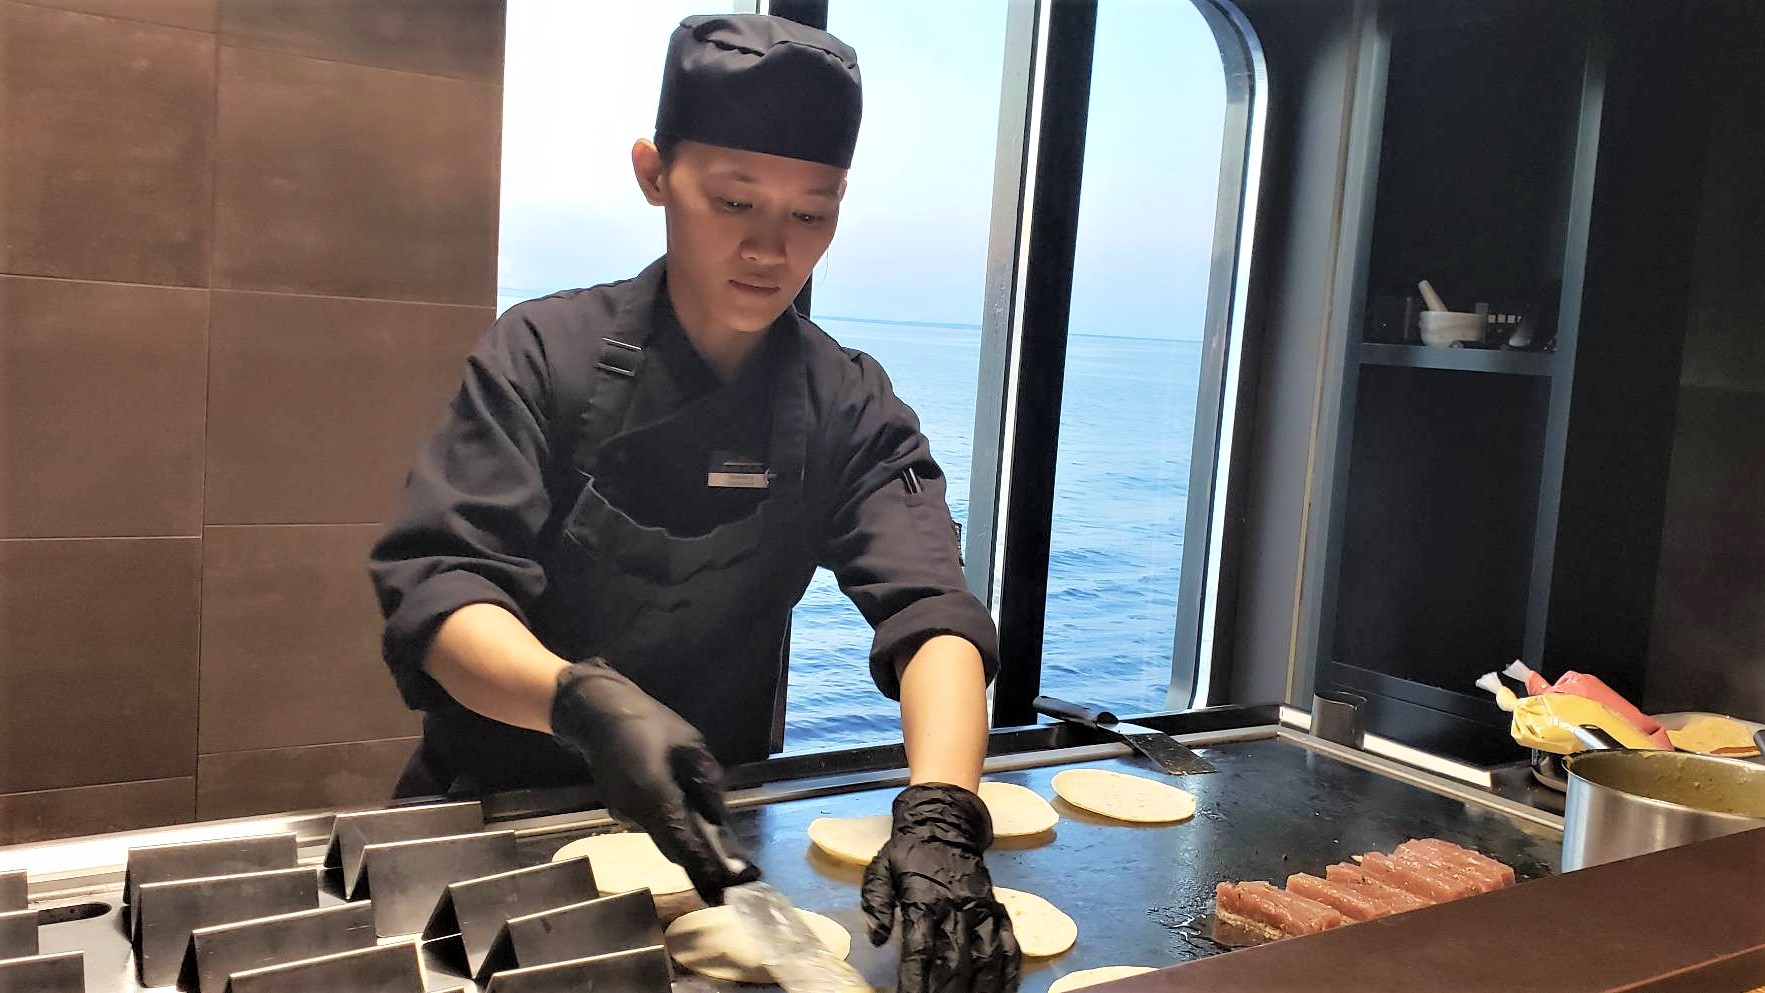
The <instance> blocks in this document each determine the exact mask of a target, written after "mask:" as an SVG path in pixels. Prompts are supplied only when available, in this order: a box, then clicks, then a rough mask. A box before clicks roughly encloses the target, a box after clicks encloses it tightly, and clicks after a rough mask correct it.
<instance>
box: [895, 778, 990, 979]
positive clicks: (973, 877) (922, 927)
mask: <svg viewBox="0 0 1765 993" xmlns="http://www.w3.org/2000/svg"><path fill="white" fill-rule="evenodd" d="M992 841H993V821H992V818H991V817H989V816H988V815H987V807H986V804H983V803H982V802H981V798H980V797H978V796H976V795H974V794H973V793H970V792H969V791H968V790H965V789H962V788H961V787H957V786H948V785H945V784H943V783H924V784H921V785H918V786H909V787H907V788H906V789H905V790H902V791H901V795H900V796H897V797H896V798H895V825H894V833H893V834H892V835H891V836H890V838H889V841H888V844H886V845H884V846H883V848H882V851H880V852H878V853H877V855H876V858H875V859H874V860H873V861H872V862H871V863H870V867H869V868H868V869H865V870H864V895H863V905H864V917H865V919H866V920H867V921H868V922H869V925H870V943H871V944H873V945H880V944H882V943H883V942H885V941H887V940H889V932H890V931H892V930H893V929H894V926H895V911H896V909H897V908H899V910H900V912H901V971H900V975H899V978H898V982H897V984H896V990H897V993H1012V991H1014V990H1016V989H1017V983H1018V978H1019V973H1020V972H1021V971H1022V968H1023V955H1022V953H1021V952H1019V951H1018V947H1017V938H1016V936H1015V935H1013V934H1012V933H1011V918H1009V917H1007V916H1005V908H1004V907H1003V906H1002V905H1000V903H999V901H997V900H995V899H993V879H992V877H991V876H989V875H988V874H987V864H986V862H984V861H983V860H982V859H981V852H983V851H985V850H986V847H987V846H988V845H989V844H992Z"/></svg>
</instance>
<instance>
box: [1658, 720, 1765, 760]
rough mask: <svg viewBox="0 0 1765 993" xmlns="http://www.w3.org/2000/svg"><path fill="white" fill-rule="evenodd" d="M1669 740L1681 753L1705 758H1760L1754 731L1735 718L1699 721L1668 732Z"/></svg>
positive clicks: (1693, 721)
mask: <svg viewBox="0 0 1765 993" xmlns="http://www.w3.org/2000/svg"><path fill="white" fill-rule="evenodd" d="M1667 738H1668V739H1669V740H1670V741H1672V742H1673V747H1674V748H1677V749H1679V750H1680V751H1682V752H1699V753H1701V754H1704V755H1757V754H1759V749H1758V747H1757V746H1756V745H1754V744H1753V731H1752V729H1751V728H1749V727H1747V726H1746V725H1745V724H1742V723H1741V722H1740V721H1737V720H1735V719H1734V718H1732V717H1699V718H1696V719H1694V720H1692V721H1691V722H1690V723H1688V724H1687V725H1686V726H1685V727H1683V728H1680V729H1679V730H1677V731H1675V730H1672V729H1669V730H1668V731H1667Z"/></svg>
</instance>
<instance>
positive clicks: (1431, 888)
mask: <svg viewBox="0 0 1765 993" xmlns="http://www.w3.org/2000/svg"><path fill="white" fill-rule="evenodd" d="M1361 866H1362V868H1364V869H1366V870H1367V875H1369V876H1372V877H1373V878H1374V879H1377V880H1379V881H1380V882H1383V883H1390V884H1391V885H1393V886H1396V887H1397V888H1399V889H1404V890H1409V891H1410V892H1411V893H1414V894H1416V895H1417V896H1421V897H1427V898H1428V899H1429V900H1431V901H1435V902H1439V901H1442V900H1456V899H1458V898H1459V897H1462V896H1470V895H1471V894H1472V893H1473V892H1476V890H1475V887H1471V886H1467V885H1466V884H1464V883H1461V882H1459V881H1458V880H1454V879H1444V878H1441V877H1440V876H1439V875H1438V874H1436V873H1432V872H1427V871H1418V869H1417V868H1416V867H1414V866H1410V865H1404V864H1403V863H1400V862H1395V861H1393V860H1391V859H1389V858H1387V857H1386V856H1385V855H1383V854H1382V853H1380V852H1368V853H1367V854H1366V855H1365V856H1363V857H1362V861H1361Z"/></svg>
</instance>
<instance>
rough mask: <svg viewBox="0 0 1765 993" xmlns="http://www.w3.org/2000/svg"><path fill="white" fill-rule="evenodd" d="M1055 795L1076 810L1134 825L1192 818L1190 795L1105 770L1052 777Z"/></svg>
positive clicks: (1168, 786)
mask: <svg viewBox="0 0 1765 993" xmlns="http://www.w3.org/2000/svg"><path fill="white" fill-rule="evenodd" d="M1054 792H1055V793H1058V794H1059V795H1060V798H1061V799H1062V800H1065V801H1066V802H1067V803H1070V804H1072V805H1073V806H1075V807H1080V808H1083V809H1085V810H1089V811H1090V812H1091V813H1093V814H1101V815H1102V816H1104V817H1109V818H1113V819H1115V820H1118V821H1128V822H1131V823H1134V824H1170V823H1173V822H1176V821H1186V820H1188V819H1189V818H1191V817H1194V816H1195V797H1194V796H1192V795H1191V794H1189V793H1186V792H1184V791H1183V790H1179V789H1177V788H1176V787H1175V786H1171V785H1168V784H1166V783H1160V782H1157V781H1156V780H1151V779H1147V778H1145V777H1143V776H1129V775H1126V774H1125V773H1120V772H1110V771H1109V770H1107V769H1068V770H1067V771H1065V772H1062V773H1060V774H1058V775H1056V776H1055V777H1054Z"/></svg>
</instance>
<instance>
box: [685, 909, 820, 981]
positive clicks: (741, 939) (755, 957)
mask: <svg viewBox="0 0 1765 993" xmlns="http://www.w3.org/2000/svg"><path fill="white" fill-rule="evenodd" d="M797 915H798V916H799V917H801V918H802V919H803V921H804V923H806V924H808V925H809V930H811V931H813V932H815V937H816V939H817V940H818V941H820V942H821V944H822V945H823V946H824V947H825V948H826V949H827V950H828V951H830V952H832V953H833V954H834V955H836V956H838V957H839V958H842V959H843V958H845V957H846V956H847V955H849V954H851V951H852V935H851V934H850V933H848V932H847V931H846V929H845V928H843V927H841V926H840V925H839V923H838V922H836V921H833V920H830V919H828V918H826V917H823V916H821V915H820V914H812V913H809V912H808V911H806V910H799V911H797ZM666 939H667V942H668V954H669V955H671V956H673V958H674V961H675V963H676V964H678V965H679V966H680V967H681V968H682V969H686V970H688V971H690V972H696V973H698V974H699V975H701V976H706V977H709V978H711V979H721V980H725V981H727V982H732V983H761V984H768V983H771V982H772V981H773V980H772V973H771V972H769V971H767V969H766V967H765V966H763V965H761V964H760V949H759V947H758V946H756V945H755V944H754V940H753V938H752V936H751V935H750V934H749V933H748V929H747V928H746V927H744V926H742V921H741V918H740V917H739V916H737V915H736V912H735V911H734V910H733V909H732V908H730V907H710V908H708V909H705V910H695V911H693V912H692V913H690V914H687V915H686V916H684V917H682V918H680V919H679V920H677V921H675V922H674V923H673V924H670V925H668V932H667V935H666Z"/></svg>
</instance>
